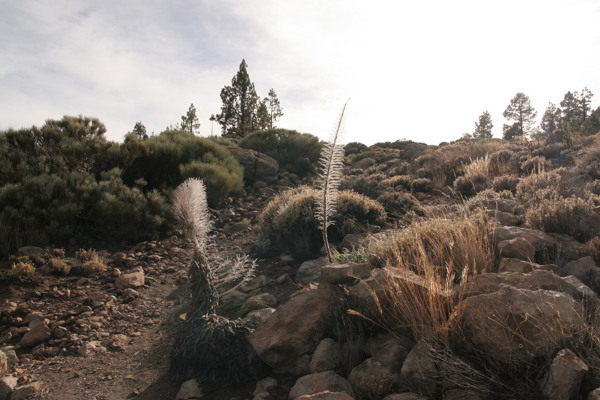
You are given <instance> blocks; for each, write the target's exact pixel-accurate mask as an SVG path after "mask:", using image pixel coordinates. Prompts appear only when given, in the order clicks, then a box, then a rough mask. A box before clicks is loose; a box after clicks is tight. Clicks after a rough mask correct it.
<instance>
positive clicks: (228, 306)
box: [218, 289, 250, 316]
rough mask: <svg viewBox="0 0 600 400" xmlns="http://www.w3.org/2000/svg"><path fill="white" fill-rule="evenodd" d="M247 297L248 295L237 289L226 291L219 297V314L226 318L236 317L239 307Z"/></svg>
mask: <svg viewBox="0 0 600 400" xmlns="http://www.w3.org/2000/svg"><path fill="white" fill-rule="evenodd" d="M248 297H250V296H249V295H248V294H246V293H244V292H242V291H240V290H237V289H230V290H228V291H226V292H225V293H223V294H222V295H221V296H220V297H219V306H218V310H219V314H222V315H227V316H236V315H238V313H239V311H240V307H241V306H242V304H244V302H245V301H246V299H248Z"/></svg>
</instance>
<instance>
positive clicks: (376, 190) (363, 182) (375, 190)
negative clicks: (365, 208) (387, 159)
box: [340, 173, 389, 199]
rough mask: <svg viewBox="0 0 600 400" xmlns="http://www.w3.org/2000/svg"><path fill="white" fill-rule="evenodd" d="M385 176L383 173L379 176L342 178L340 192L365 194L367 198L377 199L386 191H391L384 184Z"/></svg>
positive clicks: (367, 175)
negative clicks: (348, 191)
mask: <svg viewBox="0 0 600 400" xmlns="http://www.w3.org/2000/svg"><path fill="white" fill-rule="evenodd" d="M385 178H386V177H385V175H384V174H381V173H377V174H363V175H350V176H344V177H343V178H342V183H341V184H340V190H352V191H354V192H356V193H360V194H364V195H365V196H367V197H370V198H372V199H376V198H377V197H379V196H380V195H381V194H382V193H383V192H385V191H386V189H389V187H388V186H387V185H385V184H384V183H383V182H384V180H385Z"/></svg>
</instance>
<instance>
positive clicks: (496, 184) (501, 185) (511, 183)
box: [492, 175, 519, 193]
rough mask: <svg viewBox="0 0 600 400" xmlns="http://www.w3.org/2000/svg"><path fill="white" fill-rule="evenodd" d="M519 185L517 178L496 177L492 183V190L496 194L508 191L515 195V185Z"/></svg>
mask: <svg viewBox="0 0 600 400" xmlns="http://www.w3.org/2000/svg"><path fill="white" fill-rule="evenodd" d="M518 184H519V178H517V177H515V176H510V175H502V176H497V177H495V178H494V180H493V181H492V188H493V189H494V190H495V191H496V192H502V191H504V190H509V191H511V192H512V193H517V185H518Z"/></svg>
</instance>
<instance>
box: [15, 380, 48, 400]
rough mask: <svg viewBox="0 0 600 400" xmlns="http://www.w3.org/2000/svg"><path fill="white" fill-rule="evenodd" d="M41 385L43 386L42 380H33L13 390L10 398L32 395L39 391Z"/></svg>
mask: <svg viewBox="0 0 600 400" xmlns="http://www.w3.org/2000/svg"><path fill="white" fill-rule="evenodd" d="M43 387H44V386H43V384H42V382H33V383H30V384H28V385H23V386H21V387H18V388H16V389H15V390H14V391H13V393H12V396H10V400H24V399H26V398H28V397H29V396H33V395H35V394H38V393H39V392H41V391H42V388H43Z"/></svg>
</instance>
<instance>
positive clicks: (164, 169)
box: [123, 131, 243, 206]
mask: <svg viewBox="0 0 600 400" xmlns="http://www.w3.org/2000/svg"><path fill="white" fill-rule="evenodd" d="M142 143H143V146H144V151H143V152H142V155H140V156H139V157H137V158H136V159H135V160H133V162H132V163H131V165H130V166H129V167H128V168H126V169H125V170H124V172H123V181H124V182H125V183H126V184H127V185H128V186H134V184H135V182H136V181H137V180H139V179H140V178H143V179H144V180H145V181H146V183H147V186H146V187H145V189H146V190H152V189H167V188H174V187H176V186H177V185H179V184H180V183H182V182H183V181H184V180H185V179H186V178H187V177H190V176H194V177H197V178H200V179H206V181H207V182H211V183H210V185H211V186H210V188H209V189H210V190H209V192H208V195H209V197H208V201H209V204H211V205H213V206H217V205H219V202H220V201H221V200H222V198H223V197H224V196H226V195H227V194H228V193H231V192H233V191H236V190H239V188H241V187H242V179H243V169H242V167H241V166H240V164H239V163H238V161H237V160H236V159H235V158H234V157H233V156H232V155H231V153H229V151H228V150H227V149H226V148H224V147H222V146H220V145H218V144H217V143H215V142H214V141H212V140H209V139H204V138H198V137H194V136H191V135H189V134H186V133H184V132H177V131H166V132H163V133H161V134H160V136H154V137H151V138H149V139H147V140H144V141H143V142H142ZM184 174H185V175H184Z"/></svg>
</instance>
